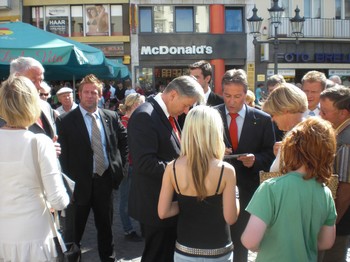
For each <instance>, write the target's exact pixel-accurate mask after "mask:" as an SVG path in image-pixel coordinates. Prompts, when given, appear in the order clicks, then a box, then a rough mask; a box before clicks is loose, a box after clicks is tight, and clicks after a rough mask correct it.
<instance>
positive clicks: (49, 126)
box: [29, 99, 57, 139]
mask: <svg viewBox="0 0 350 262" xmlns="http://www.w3.org/2000/svg"><path fill="white" fill-rule="evenodd" d="M40 109H41V116H40V117H41V119H42V122H43V126H44V128H42V127H41V126H40V125H39V124H38V123H34V124H33V125H31V126H30V127H29V130H30V131H32V132H33V133H35V134H39V133H43V134H46V135H47V136H49V137H50V138H51V139H52V138H53V137H54V136H55V135H56V134H57V131H56V125H55V114H54V111H53V109H52V108H51V106H50V104H49V103H47V102H46V101H44V100H41V99H40Z"/></svg>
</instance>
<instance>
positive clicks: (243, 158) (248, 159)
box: [237, 154, 255, 168]
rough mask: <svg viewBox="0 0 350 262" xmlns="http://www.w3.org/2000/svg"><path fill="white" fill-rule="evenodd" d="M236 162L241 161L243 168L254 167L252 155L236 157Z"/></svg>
mask: <svg viewBox="0 0 350 262" xmlns="http://www.w3.org/2000/svg"><path fill="white" fill-rule="evenodd" d="M237 160H239V161H242V163H243V165H244V166H245V167H248V168H250V167H252V166H253V165H254V162H255V156H254V154H247V155H244V156H240V157H238V158H237Z"/></svg>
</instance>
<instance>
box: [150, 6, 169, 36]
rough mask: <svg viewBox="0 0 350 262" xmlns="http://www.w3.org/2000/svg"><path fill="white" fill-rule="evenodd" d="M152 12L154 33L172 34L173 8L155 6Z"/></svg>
mask: <svg viewBox="0 0 350 262" xmlns="http://www.w3.org/2000/svg"><path fill="white" fill-rule="evenodd" d="M153 12H154V33H172V32H174V7H173V6H170V5H167V6H155V7H154V8H153Z"/></svg>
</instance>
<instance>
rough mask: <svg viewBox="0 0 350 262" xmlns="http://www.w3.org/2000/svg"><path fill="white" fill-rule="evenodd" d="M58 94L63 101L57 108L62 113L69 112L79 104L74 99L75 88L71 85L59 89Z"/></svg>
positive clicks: (58, 97)
mask: <svg viewBox="0 0 350 262" xmlns="http://www.w3.org/2000/svg"><path fill="white" fill-rule="evenodd" d="M56 96H57V99H58V101H59V102H60V103H61V106H60V107H58V108H57V109H56V110H57V112H58V113H59V114H60V115H62V114H64V113H67V112H69V111H71V110H73V109H74V108H76V107H77V106H78V105H77V104H76V103H75V102H74V101H73V90H72V89H71V88H69V87H62V88H61V89H60V90H58V91H57V93H56Z"/></svg>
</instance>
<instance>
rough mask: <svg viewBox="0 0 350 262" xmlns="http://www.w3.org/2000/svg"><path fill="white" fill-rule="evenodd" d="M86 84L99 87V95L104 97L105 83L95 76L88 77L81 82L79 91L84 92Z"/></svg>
mask: <svg viewBox="0 0 350 262" xmlns="http://www.w3.org/2000/svg"><path fill="white" fill-rule="evenodd" d="M85 84H94V85H95V86H96V87H97V91H98V94H99V95H100V96H101V95H102V89H103V82H102V81H100V80H99V79H98V78H97V77H96V76H95V75H94V74H90V75H87V76H85V77H84V78H83V80H81V82H80V84H79V91H80V92H81V91H83V87H84V85H85Z"/></svg>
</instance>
